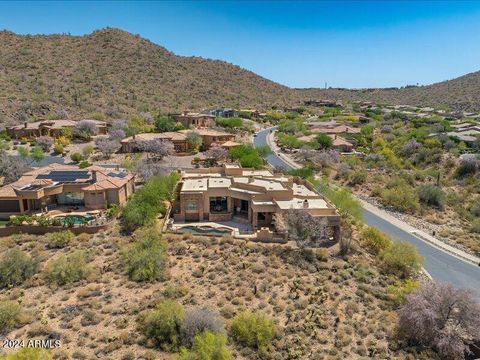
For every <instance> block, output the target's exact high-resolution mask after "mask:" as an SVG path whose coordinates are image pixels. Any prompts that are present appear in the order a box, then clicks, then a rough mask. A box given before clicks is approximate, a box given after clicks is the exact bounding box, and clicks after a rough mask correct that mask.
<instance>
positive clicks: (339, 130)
mask: <svg viewBox="0 0 480 360" xmlns="http://www.w3.org/2000/svg"><path fill="white" fill-rule="evenodd" d="M311 131H312V132H314V133H324V134H359V133H360V129H359V128H354V127H351V126H347V125H338V126H332V127H330V126H324V127H313V128H312V129H311Z"/></svg>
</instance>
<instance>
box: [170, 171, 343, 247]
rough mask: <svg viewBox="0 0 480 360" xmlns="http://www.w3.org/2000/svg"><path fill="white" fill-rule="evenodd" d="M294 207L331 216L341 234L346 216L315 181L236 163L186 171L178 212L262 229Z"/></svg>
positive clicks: (183, 217) (177, 216)
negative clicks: (313, 182) (339, 213)
mask: <svg viewBox="0 0 480 360" xmlns="http://www.w3.org/2000/svg"><path fill="white" fill-rule="evenodd" d="M289 209H293V210H295V211H307V212H308V213H309V214H311V215H312V216H315V217H323V218H325V219H327V222H328V225H329V226H330V227H331V229H332V230H333V233H334V234H335V235H334V236H336V237H337V239H338V237H339V236H340V216H339V215H338V213H337V211H336V209H335V207H334V206H333V205H331V204H330V203H329V202H327V200H325V199H324V198H323V197H322V196H321V195H320V194H319V193H318V192H317V190H316V189H315V188H314V186H313V185H312V184H311V183H309V182H308V181H306V180H303V179H301V178H298V177H290V176H284V175H274V174H272V173H271V172H270V171H267V170H254V169H247V168H241V167H239V166H236V165H223V167H212V168H208V169H194V170H187V171H185V172H183V173H182V179H181V181H180V183H179V185H178V188H177V198H176V201H175V202H174V206H173V209H172V214H173V218H174V221H178V222H190V221H210V222H218V221H230V220H233V221H237V222H243V223H248V224H250V225H251V226H252V228H253V229H254V230H256V229H259V228H262V227H272V228H274V227H275V220H274V215H275V214H277V213H282V212H283V211H285V210H289Z"/></svg>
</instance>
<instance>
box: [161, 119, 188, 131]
mask: <svg viewBox="0 0 480 360" xmlns="http://www.w3.org/2000/svg"><path fill="white" fill-rule="evenodd" d="M155 127H156V128H157V130H158V131H159V132H167V131H178V130H182V129H183V128H184V127H183V125H182V124H181V123H179V122H176V121H175V120H174V119H172V118H171V117H169V116H159V117H157V118H156V119H155Z"/></svg>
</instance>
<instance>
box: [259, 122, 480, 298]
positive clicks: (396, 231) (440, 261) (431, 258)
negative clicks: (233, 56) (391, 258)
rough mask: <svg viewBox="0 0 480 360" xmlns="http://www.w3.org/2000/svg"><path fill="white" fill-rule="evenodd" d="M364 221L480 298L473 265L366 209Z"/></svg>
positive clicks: (275, 161) (437, 275)
mask: <svg viewBox="0 0 480 360" xmlns="http://www.w3.org/2000/svg"><path fill="white" fill-rule="evenodd" d="M270 131H271V129H265V130H262V131H260V132H259V133H257V136H256V137H255V138H254V144H255V145H256V146H262V145H267V135H268V134H269V132H270ZM267 146H268V145H267ZM267 161H268V162H269V163H270V164H271V165H272V166H274V167H281V168H285V169H287V170H289V169H292V167H291V166H290V165H289V164H288V163H286V162H285V161H284V160H283V159H281V158H280V157H278V156H277V155H276V154H271V155H269V156H268V157H267ZM363 220H364V222H365V223H366V224H368V225H370V226H374V227H376V228H378V229H379V230H381V231H383V232H384V233H386V234H388V235H390V236H391V237H392V238H394V239H400V240H405V241H408V242H410V243H412V244H413V245H415V247H416V248H417V250H418V252H419V253H420V254H421V255H422V256H423V257H424V267H425V269H426V270H427V271H428V272H429V273H430V275H431V276H432V277H433V278H434V279H436V280H440V281H444V282H449V283H452V284H454V285H455V286H459V287H465V288H471V289H472V290H474V291H475V293H476V294H477V296H478V297H479V298H480V266H475V265H472V264H470V263H467V262H465V261H463V260H460V259H458V258H456V257H454V256H452V255H450V254H448V253H446V252H444V251H442V250H439V249H437V248H435V247H433V246H431V245H430V244H428V243H426V242H424V241H422V240H421V239H419V238H417V237H415V236H413V235H412V234H410V233H408V232H406V231H404V230H402V229H401V228H399V227H397V226H395V225H393V224H391V223H389V222H388V221H386V220H384V219H383V218H381V217H380V216H378V215H376V214H373V213H371V212H370V211H367V210H366V209H363Z"/></svg>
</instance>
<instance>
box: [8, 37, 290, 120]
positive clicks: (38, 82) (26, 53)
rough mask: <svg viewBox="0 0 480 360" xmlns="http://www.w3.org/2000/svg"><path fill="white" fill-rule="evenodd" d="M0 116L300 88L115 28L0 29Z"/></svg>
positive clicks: (281, 100) (271, 99)
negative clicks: (80, 31) (64, 31)
mask: <svg viewBox="0 0 480 360" xmlns="http://www.w3.org/2000/svg"><path fill="white" fill-rule="evenodd" d="M0 44H1V46H0V109H1V110H0V117H1V120H3V121H2V122H5V121H7V120H9V119H10V120H11V119H13V121H14V122H16V123H19V122H21V121H25V120H33V119H37V118H65V117H66V116H67V115H68V116H70V117H72V118H78V117H91V116H95V115H97V116H98V114H103V115H104V116H106V117H107V118H119V117H126V116H129V115H133V114H135V115H136V114H139V113H141V112H148V111H150V112H152V113H158V112H171V111H183V110H186V109H194V110H195V109H196V110H199V109H202V108H204V107H208V106H231V107H239V108H241V107H246V108H249V107H254V108H255V107H258V108H263V107H265V106H268V108H270V107H271V106H274V105H278V106H285V105H287V104H290V103H293V101H294V97H295V92H294V91H293V90H291V89H289V88H287V87H285V86H282V85H279V84H276V83H274V82H272V81H270V80H267V79H264V78H262V77H260V76H258V75H256V74H254V73H252V72H250V71H247V70H244V69H242V68H240V67H238V66H235V65H232V64H229V63H226V62H224V61H218V60H208V59H203V58H200V57H183V56H177V55H175V54H173V53H172V52H170V51H168V50H166V49H165V48H163V47H161V46H158V45H156V44H153V43H152V42H150V41H148V40H146V39H142V38H141V37H140V36H138V35H134V34H130V33H128V32H124V31H122V30H118V29H111V28H107V29H102V30H99V31H95V32H93V33H91V34H88V35H85V36H70V35H47V36H44V35H17V34H14V33H12V32H8V31H2V32H0Z"/></svg>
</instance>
